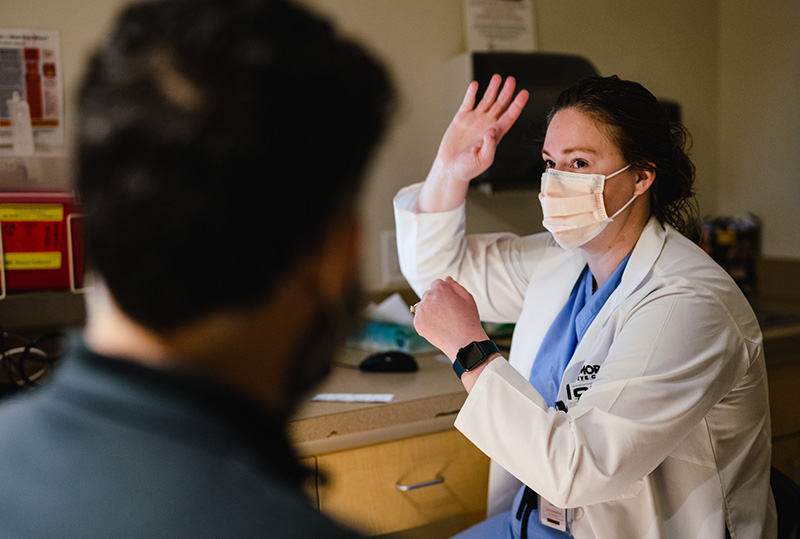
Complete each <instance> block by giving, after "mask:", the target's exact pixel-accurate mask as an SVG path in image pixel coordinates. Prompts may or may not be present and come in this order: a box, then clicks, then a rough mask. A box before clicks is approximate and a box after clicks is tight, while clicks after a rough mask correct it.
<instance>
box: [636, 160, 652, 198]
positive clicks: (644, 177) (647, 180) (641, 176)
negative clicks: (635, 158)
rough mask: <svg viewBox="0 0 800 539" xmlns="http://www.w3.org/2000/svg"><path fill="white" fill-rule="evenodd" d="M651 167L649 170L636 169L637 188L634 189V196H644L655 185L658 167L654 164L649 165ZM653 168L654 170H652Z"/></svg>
mask: <svg viewBox="0 0 800 539" xmlns="http://www.w3.org/2000/svg"><path fill="white" fill-rule="evenodd" d="M649 165H650V167H648V168H637V169H636V175H637V176H636V186H635V188H634V191H633V194H635V195H643V194H645V193H646V192H647V190H648V189H650V186H651V185H653V182H654V181H655V179H656V171H655V168H656V166H655V165H654V164H653V163H649ZM651 167H652V168H651Z"/></svg>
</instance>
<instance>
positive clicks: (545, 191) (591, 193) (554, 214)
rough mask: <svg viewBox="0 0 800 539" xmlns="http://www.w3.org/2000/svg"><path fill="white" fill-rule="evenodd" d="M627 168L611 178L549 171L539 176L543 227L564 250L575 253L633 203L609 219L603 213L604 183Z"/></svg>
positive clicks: (600, 175) (623, 207)
mask: <svg viewBox="0 0 800 539" xmlns="http://www.w3.org/2000/svg"><path fill="white" fill-rule="evenodd" d="M629 167H630V165H627V166H625V167H623V168H621V169H620V170H618V171H616V172H615V173H613V174H609V175H608V176H604V175H602V174H580V173H577V172H564V171H563V170H555V169H549V170H546V171H545V172H544V174H542V189H541V192H540V193H539V202H540V203H541V204H542V212H543V213H544V220H543V221H542V224H543V225H544V227H545V228H546V229H547V230H549V231H550V232H551V233H552V234H553V238H554V239H555V240H556V242H558V244H559V245H561V247H563V248H564V249H575V248H576V247H580V246H581V245H583V244H585V243H586V242H588V241H589V240H591V239H593V238H594V237H595V236H597V235H598V234H600V232H602V231H603V229H604V228H605V227H606V226H608V223H610V222H611V221H613V220H614V217H616V216H617V215H619V214H620V213H621V212H622V210H624V209H625V208H627V207H628V205H630V203H631V202H633V201H634V199H635V198H636V196H637V195H633V197H631V199H630V200H629V201H628V202H626V203H625V205H624V206H622V207H621V208H620V209H619V210H618V211H617V212H616V213H615V214H614V215H612V216H611V217H609V216H608V214H607V213H606V206H605V202H604V201H603V187H604V186H605V182H606V180H608V179H610V178H613V177H614V176H616V175H617V174H620V173H622V172H624V171H625V170H627V169H628V168H629Z"/></svg>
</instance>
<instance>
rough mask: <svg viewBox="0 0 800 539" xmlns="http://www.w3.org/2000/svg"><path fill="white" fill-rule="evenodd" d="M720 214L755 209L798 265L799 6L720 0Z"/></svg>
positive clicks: (772, 242) (766, 241)
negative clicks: (722, 0) (721, 0)
mask: <svg viewBox="0 0 800 539" xmlns="http://www.w3.org/2000/svg"><path fill="white" fill-rule="evenodd" d="M719 13H720V36H719V37H720V60H719V65H720V71H719V108H720V111H721V114H720V121H719V124H718V125H717V135H718V140H719V153H718V156H717V159H718V161H717V163H718V165H717V169H718V171H719V178H720V179H719V185H718V187H717V191H718V194H717V199H718V202H717V204H718V208H719V210H720V211H721V212H725V213H730V214H741V213H743V212H746V211H752V212H754V213H755V214H756V215H758V216H760V217H761V218H762V219H763V221H764V223H763V235H762V240H763V252H764V254H765V255H768V256H771V257H774V258H782V259H793V260H795V261H799V262H800V33H798V31H797V29H798V28H799V27H800V2H798V1H797V0H765V1H763V2H751V1H748V0H725V2H724V7H723V2H720V11H719Z"/></svg>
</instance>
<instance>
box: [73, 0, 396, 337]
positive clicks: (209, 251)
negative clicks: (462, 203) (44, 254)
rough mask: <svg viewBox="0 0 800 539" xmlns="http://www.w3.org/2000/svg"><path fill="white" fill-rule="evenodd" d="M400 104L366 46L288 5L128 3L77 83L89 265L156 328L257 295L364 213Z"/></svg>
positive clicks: (231, 0) (133, 313) (252, 300)
mask: <svg viewBox="0 0 800 539" xmlns="http://www.w3.org/2000/svg"><path fill="white" fill-rule="evenodd" d="M392 101H393V90H392V87H391V84H390V80H389V77H388V74H387V73H386V72H385V70H384V68H383V67H382V66H381V65H380V64H379V63H378V62H377V61H376V60H375V59H374V58H373V57H372V56H371V55H370V54H368V53H367V52H366V51H365V50H364V49H363V48H362V47H361V46H358V45H356V44H354V43H352V42H350V41H349V40H347V39H345V38H343V37H341V36H339V35H337V33H336V32H335V31H334V29H333V28H332V27H331V25H330V24H329V23H328V22H326V21H324V20H322V19H321V18H319V17H317V16H315V15H312V14H311V13H309V12H307V11H306V10H305V9H303V8H300V7H298V6H295V5H293V4H292V3H290V2H286V1H280V0H159V1H148V2H143V3H137V4H133V5H132V6H130V7H128V8H126V9H125V11H124V12H123V13H122V14H121V17H120V19H119V21H118V23H117V25H116V29H115V30H114V32H113V34H112V35H111V37H110V40H109V41H108V42H106V43H105V44H103V45H102V46H101V48H100V49H99V50H98V52H97V53H96V54H95V55H94V57H93V58H92V60H91V63H90V64H89V66H88V70H87V74H86V77H85V79H84V81H83V84H82V88H81V91H80V100H79V117H80V125H79V133H78V144H77V147H78V191H79V195H80V197H81V201H82V203H83V206H84V208H85V212H86V242H87V251H88V262H89V264H90V266H91V268H92V270H93V271H95V272H96V273H98V274H99V275H100V276H101V277H102V279H103V280H104V281H105V283H106V284H107V286H108V288H109V290H110V291H111V294H112V295H113V296H114V298H115V300H116V301H117V303H118V304H119V306H120V307H121V308H122V310H123V311H125V312H126V314H128V315H129V316H130V317H131V318H133V319H134V320H136V321H137V322H139V323H141V324H142V325H144V326H146V327H150V328H151V329H157V330H166V329H170V328H174V327H177V326H179V325H182V324H185V323H187V322H189V321H191V320H192V319H196V318H199V317H202V316H203V315H206V314H209V313H211V312H214V311H218V310H224V309H232V308H241V307H248V306H252V305H255V304H258V303H259V302H262V301H263V300H264V299H266V298H267V297H268V296H269V295H270V294H271V293H272V292H273V290H274V288H275V287H276V286H278V285H279V284H280V282H281V279H282V277H283V276H284V275H285V274H286V273H287V272H289V271H291V270H292V268H294V267H295V266H296V264H297V262H298V261H299V260H300V259H302V258H303V257H304V256H308V255H309V253H313V251H314V249H315V248H316V247H317V246H318V245H319V243H320V242H321V241H322V238H323V236H324V234H325V231H326V228H327V225H328V223H329V222H331V220H332V219H333V218H334V216H336V215H338V214H341V213H342V212H343V211H354V210H353V207H354V205H355V199H356V194H357V192H358V191H359V189H360V185H361V179H362V178H361V176H362V172H363V170H364V167H365V165H366V163H367V161H368V158H369V156H370V155H371V153H372V150H373V148H374V147H375V145H376V144H377V142H378V140H379V139H380V137H381V134H382V133H383V131H384V128H385V125H386V123H387V121H388V116H389V112H390V111H389V109H390V108H391V107H390V105H391V102H392Z"/></svg>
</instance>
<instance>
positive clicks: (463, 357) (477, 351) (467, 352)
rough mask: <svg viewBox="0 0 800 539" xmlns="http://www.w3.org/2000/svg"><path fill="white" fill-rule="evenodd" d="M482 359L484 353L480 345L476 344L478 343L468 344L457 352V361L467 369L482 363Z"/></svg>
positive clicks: (484, 355) (484, 356)
mask: <svg viewBox="0 0 800 539" xmlns="http://www.w3.org/2000/svg"><path fill="white" fill-rule="evenodd" d="M484 359H486V354H484V352H483V350H481V347H480V346H478V343H475V342H473V343H470V344H468V345H467V347H466V348H462V349H461V351H460V353H459V354H458V361H459V363H461V365H462V366H463V367H464V370H467V371H468V370H470V369H473V368H475V367H477V366H478V365H480V364H481V363H483V360H484Z"/></svg>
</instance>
